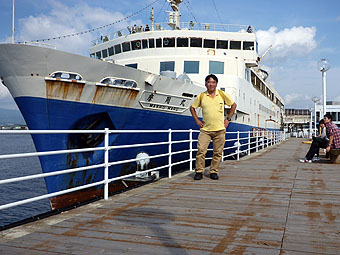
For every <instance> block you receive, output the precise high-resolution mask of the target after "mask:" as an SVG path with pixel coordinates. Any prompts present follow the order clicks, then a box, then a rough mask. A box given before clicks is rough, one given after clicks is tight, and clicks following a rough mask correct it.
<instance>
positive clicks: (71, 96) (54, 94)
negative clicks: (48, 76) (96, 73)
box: [46, 81, 85, 101]
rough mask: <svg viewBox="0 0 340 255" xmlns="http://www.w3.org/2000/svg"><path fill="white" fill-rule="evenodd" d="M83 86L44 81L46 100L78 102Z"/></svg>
mask: <svg viewBox="0 0 340 255" xmlns="http://www.w3.org/2000/svg"><path fill="white" fill-rule="evenodd" d="M84 86H85V84H83V83H76V82H63V81H46V96H47V98H53V99H62V100H73V101H79V100H80V96H81V94H82V92H83V89H84Z"/></svg>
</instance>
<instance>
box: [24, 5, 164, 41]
mask: <svg viewBox="0 0 340 255" xmlns="http://www.w3.org/2000/svg"><path fill="white" fill-rule="evenodd" d="M158 1H160V0H155V1H153V2H152V3H151V4H149V5H147V6H145V7H144V8H142V9H140V10H139V11H136V12H134V13H132V14H131V15H129V16H126V17H124V18H122V19H120V20H117V21H115V22H112V23H110V24H107V25H104V26H100V27H96V28H93V29H89V30H85V31H82V32H77V33H73V34H68V35H62V36H56V37H51V38H47V39H39V40H33V41H32V42H44V41H50V40H57V39H62V38H67V37H71V36H78V35H82V34H86V33H91V32H94V31H97V30H101V29H103V28H106V27H109V26H112V25H114V24H117V23H119V22H122V21H124V20H127V19H129V18H131V17H133V16H136V15H137V14H138V13H140V12H142V11H144V10H145V9H147V8H149V7H150V6H151V5H153V4H155V3H156V2H158ZM19 43H22V42H19Z"/></svg>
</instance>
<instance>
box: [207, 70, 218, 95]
mask: <svg viewBox="0 0 340 255" xmlns="http://www.w3.org/2000/svg"><path fill="white" fill-rule="evenodd" d="M217 83H218V78H217V77H216V75H214V74H209V75H208V76H207V77H205V86H206V88H207V90H208V93H212V92H214V91H216V87H217Z"/></svg>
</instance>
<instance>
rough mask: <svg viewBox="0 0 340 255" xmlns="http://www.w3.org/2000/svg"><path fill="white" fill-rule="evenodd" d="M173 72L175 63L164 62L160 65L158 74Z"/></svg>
mask: <svg viewBox="0 0 340 255" xmlns="http://www.w3.org/2000/svg"><path fill="white" fill-rule="evenodd" d="M162 71H175V61H166V62H161V63H160V72H162Z"/></svg>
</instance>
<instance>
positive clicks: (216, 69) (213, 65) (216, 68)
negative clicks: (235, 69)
mask: <svg viewBox="0 0 340 255" xmlns="http://www.w3.org/2000/svg"><path fill="white" fill-rule="evenodd" d="M209 73H214V74H224V62H219V61H209Z"/></svg>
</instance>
